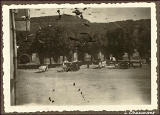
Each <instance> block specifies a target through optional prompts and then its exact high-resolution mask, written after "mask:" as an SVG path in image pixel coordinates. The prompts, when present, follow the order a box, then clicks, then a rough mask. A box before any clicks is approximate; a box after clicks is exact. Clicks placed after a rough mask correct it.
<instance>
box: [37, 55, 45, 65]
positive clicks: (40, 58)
mask: <svg viewBox="0 0 160 115" xmlns="http://www.w3.org/2000/svg"><path fill="white" fill-rule="evenodd" d="M38 57H39V61H40V65H43V64H44V54H43V53H38Z"/></svg>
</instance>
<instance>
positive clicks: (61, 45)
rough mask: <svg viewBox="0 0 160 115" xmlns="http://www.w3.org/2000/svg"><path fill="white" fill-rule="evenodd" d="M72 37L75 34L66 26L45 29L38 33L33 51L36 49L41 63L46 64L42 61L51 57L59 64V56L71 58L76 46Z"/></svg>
mask: <svg viewBox="0 0 160 115" xmlns="http://www.w3.org/2000/svg"><path fill="white" fill-rule="evenodd" d="M70 36H73V32H72V31H71V30H70V29H69V28H66V27H65V26H60V25H58V26H56V27H54V28H53V27H51V26H49V27H45V28H42V29H41V30H39V31H37V34H36V37H35V40H34V43H33V44H32V48H31V49H36V50H35V52H37V53H38V55H39V59H40V63H42V64H43V63H44V62H43V61H42V60H44V57H51V56H52V57H53V59H54V61H55V62H57V59H58V57H59V56H63V57H64V56H67V57H71V56H70V55H72V50H73V46H74V45H73V41H71V40H70V39H69V37H70ZM68 55H69V56H68ZM63 60H64V58H63Z"/></svg>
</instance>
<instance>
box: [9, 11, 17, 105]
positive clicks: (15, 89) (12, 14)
mask: <svg viewBox="0 0 160 115" xmlns="http://www.w3.org/2000/svg"><path fill="white" fill-rule="evenodd" d="M14 14H15V10H13V9H11V10H10V16H11V31H12V38H11V39H12V40H13V50H12V51H13V66H14V70H13V79H14V80H13V82H14V83H13V84H14V86H13V88H14V105H17V103H18V102H17V98H18V95H17V81H18V79H17V78H18V77H17V44H16V30H15V15H14ZM12 40H11V41H12ZM11 49H12V48H11ZM11 58H12V57H11Z"/></svg>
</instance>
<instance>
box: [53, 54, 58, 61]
mask: <svg viewBox="0 0 160 115" xmlns="http://www.w3.org/2000/svg"><path fill="white" fill-rule="evenodd" d="M53 59H54V62H55V63H58V56H57V55H55V54H53Z"/></svg>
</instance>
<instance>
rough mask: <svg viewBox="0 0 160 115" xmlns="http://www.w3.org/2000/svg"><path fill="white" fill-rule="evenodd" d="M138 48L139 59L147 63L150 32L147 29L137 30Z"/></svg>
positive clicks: (149, 54) (149, 51) (149, 49)
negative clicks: (143, 59)
mask: <svg viewBox="0 0 160 115" xmlns="http://www.w3.org/2000/svg"><path fill="white" fill-rule="evenodd" d="M137 38H138V45H137V46H138V47H137V50H138V52H139V55H140V57H141V58H145V59H146V60H147V62H148V60H149V58H150V57H151V30H150V28H149V27H148V28H147V27H144V26H142V25H141V26H140V27H139V30H138V37H137Z"/></svg>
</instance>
